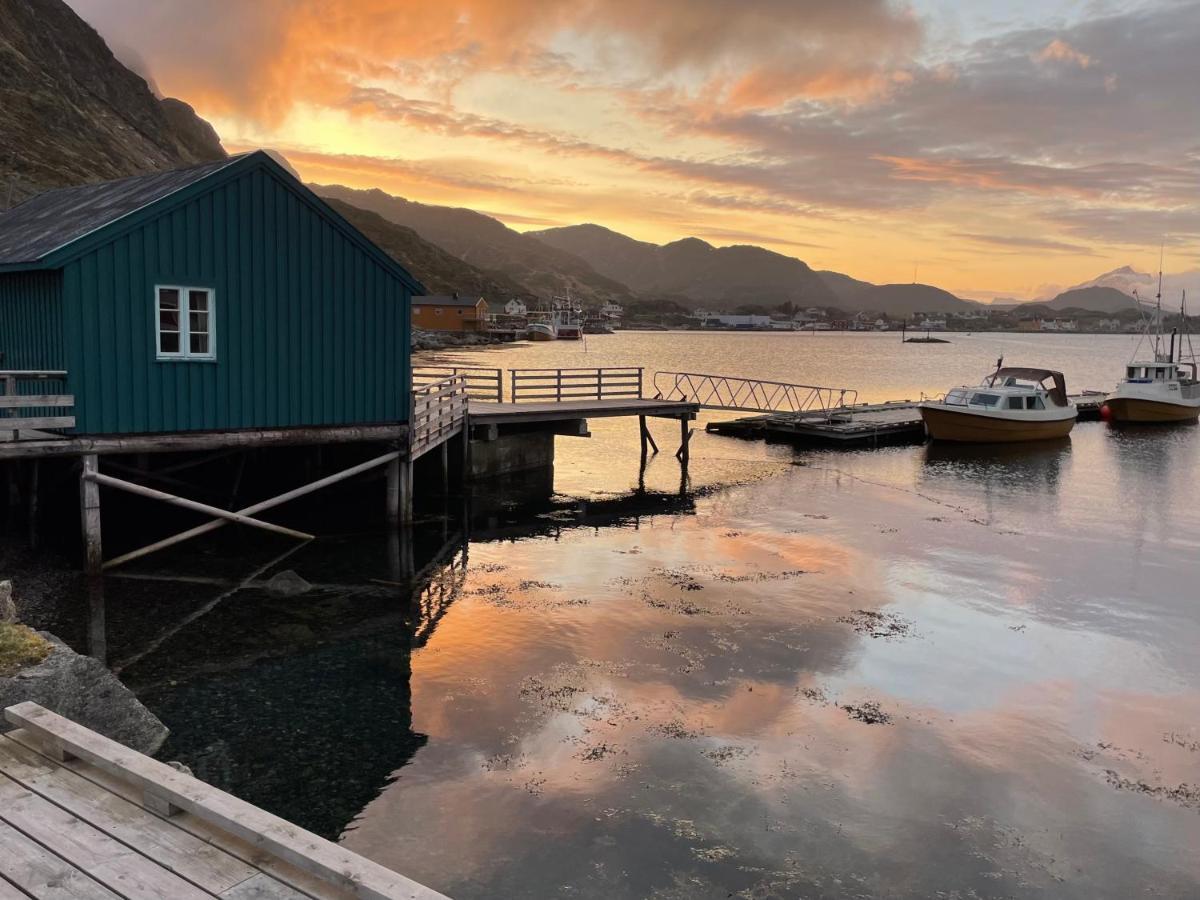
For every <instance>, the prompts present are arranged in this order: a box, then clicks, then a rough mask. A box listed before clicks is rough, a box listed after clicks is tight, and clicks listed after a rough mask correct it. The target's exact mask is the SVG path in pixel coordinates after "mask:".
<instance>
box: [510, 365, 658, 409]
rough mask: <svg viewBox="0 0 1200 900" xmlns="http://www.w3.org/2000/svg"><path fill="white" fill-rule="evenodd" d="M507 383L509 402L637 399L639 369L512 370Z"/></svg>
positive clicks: (640, 385) (639, 378) (639, 393)
mask: <svg viewBox="0 0 1200 900" xmlns="http://www.w3.org/2000/svg"><path fill="white" fill-rule="evenodd" d="M509 385H510V387H509V397H510V398H511V399H512V402H513V403H522V402H537V401H546V400H554V401H560V402H561V401H563V400H617V399H630V398H640V397H641V396H642V369H641V368H633V367H627V368H607V369H600V368H597V369H513V370H512V371H510V372H509Z"/></svg>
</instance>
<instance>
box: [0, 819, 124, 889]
mask: <svg viewBox="0 0 1200 900" xmlns="http://www.w3.org/2000/svg"><path fill="white" fill-rule="evenodd" d="M0 871H3V872H4V877H5V878H6V879H8V880H9V881H11V882H12V883H13V884H14V885H16V886H17V887H19V888H20V889H21V890H22V891H24V892H25V893H27V894H28V895H29V896H31V897H36V898H37V900H121V898H120V896H119V895H118V894H114V893H113V892H112V891H110V890H108V888H106V887H104V885H102V884H100V882H98V881H95V880H93V879H92V878H90V877H89V876H88V875H86V874H85V873H83V872H81V871H79V870H78V869H76V868H75V867H74V866H72V865H71V864H70V863H68V862H66V861H65V860H63V859H60V858H59V857H57V856H55V855H54V854H53V853H51V852H50V851H49V850H47V849H46V848H45V847H43V846H42V845H41V844H38V843H36V842H35V841H32V840H30V839H29V838H27V837H26V836H25V835H23V834H21V832H19V831H17V829H15V828H13V827H12V826H11V825H8V824H6V823H4V822H2V821H0Z"/></svg>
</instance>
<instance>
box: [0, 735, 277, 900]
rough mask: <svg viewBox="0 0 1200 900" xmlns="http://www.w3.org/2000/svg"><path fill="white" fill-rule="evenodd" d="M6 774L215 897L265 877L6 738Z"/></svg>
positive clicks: (0, 757) (2, 743)
mask: <svg viewBox="0 0 1200 900" xmlns="http://www.w3.org/2000/svg"><path fill="white" fill-rule="evenodd" d="M0 771H2V772H3V773H4V774H5V775H7V776H8V777H9V778H11V779H13V780H14V781H16V782H17V783H18V784H20V785H22V786H23V787H25V788H26V789H27V790H30V791H32V792H34V793H36V794H38V795H39V796H41V797H43V798H44V799H46V800H47V801H49V802H50V803H53V804H55V805H56V806H58V807H61V808H62V809H63V810H65V811H67V812H68V813H70V814H71V815H73V816H75V817H77V818H79V819H80V820H82V821H84V822H87V823H88V824H90V825H92V826H93V827H96V828H99V829H101V830H103V831H104V832H105V833H106V834H108V835H109V836H110V837H112V838H114V839H115V840H118V841H121V842H123V843H125V844H129V845H132V846H136V847H139V848H141V849H142V852H144V853H148V854H151V855H153V856H154V858H155V859H156V860H157V861H158V863H159V864H160V865H162V866H164V867H165V868H167V869H169V870H171V871H172V872H175V873H176V874H177V875H180V876H182V877H183V878H186V879H188V880H190V881H192V882H194V883H196V884H199V885H203V886H204V887H205V888H206V889H207V890H209V891H211V892H213V893H214V894H219V893H221V892H223V891H226V890H228V889H229V888H232V887H234V886H236V885H238V884H241V883H243V882H245V881H246V880H247V879H249V878H252V877H253V876H255V875H257V874H260V872H259V870H258V869H257V868H255V867H254V866H251V865H249V864H248V863H245V862H243V861H242V860H240V859H238V858H237V857H236V856H233V855H231V854H229V853H226V852H225V851H223V850H221V849H220V848H219V847H215V846H213V845H212V844H210V843H207V842H205V841H203V840H200V839H199V838H197V837H195V836H194V835H191V834H189V833H188V832H186V831H184V830H183V829H182V828H179V827H177V826H176V825H174V824H173V823H170V822H166V821H164V820H162V819H160V818H158V817H157V816H154V815H152V814H150V813H148V812H147V811H146V810H145V809H143V808H142V807H141V806H139V805H136V804H134V803H132V802H130V801H129V800H127V799H125V798H124V797H121V796H119V795H117V794H114V793H112V792H111V791H108V790H105V789H104V788H102V787H100V786H98V785H96V784H94V783H92V782H90V781H88V780H87V779H85V778H83V777H81V776H80V775H78V774H77V773H75V772H72V771H70V770H69V769H67V768H64V767H63V766H61V765H58V764H56V763H54V762H52V761H50V760H48V759H46V758H45V757H44V756H41V755H40V754H37V753H35V752H34V751H32V750H30V749H29V748H27V747H24V746H22V745H21V744H19V743H17V742H16V741H14V740H10V739H8V738H7V737H3V736H0Z"/></svg>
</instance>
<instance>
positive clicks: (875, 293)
mask: <svg viewBox="0 0 1200 900" xmlns="http://www.w3.org/2000/svg"><path fill="white" fill-rule="evenodd" d="M977 305H978V304H975V303H972V302H971V301H970V300H963V299H961V298H959V297H955V296H954V295H953V294H951V293H950V292H949V291H943V290H942V289H941V288H938V287H934V286H933V285H931V284H874V285H871V286H870V287H868V288H867V289H866V290H864V291H863V292H862V293H860V294H859V295H858V297H857V305H855V306H850V307H848V308H849V309H853V310H869V311H871V312H883V313H887V314H888V315H889V316H910V315H912V314H913V313H915V312H939V313H949V312H964V311H966V310H968V309H974V308H975V307H976V306H977Z"/></svg>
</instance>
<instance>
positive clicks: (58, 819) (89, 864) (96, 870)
mask: <svg viewBox="0 0 1200 900" xmlns="http://www.w3.org/2000/svg"><path fill="white" fill-rule="evenodd" d="M0 820H2V821H3V822H5V823H6V824H7V825H8V826H9V827H11V828H15V829H17V830H18V831H20V832H21V833H22V834H24V835H25V836H26V837H28V838H30V839H31V840H34V841H36V842H37V843H39V844H41V845H42V846H43V847H45V848H47V849H49V850H50V851H52V852H53V853H54V854H55V855H56V856H59V857H61V858H62V859H63V860H65V861H66V862H67V863H69V864H70V865H71V866H73V867H75V868H76V869H79V870H80V871H82V872H86V873H87V874H88V875H90V876H91V877H92V878H94V879H95V880H96V881H98V882H100V883H101V884H103V885H105V886H107V887H108V888H110V889H111V890H112V891H113V892H114V893H116V894H117V895H119V896H121V897H125V898H128V900H161V898H163V897H171V898H173V900H211V898H212V897H213V896H214V894H211V893H209V892H208V891H203V890H201V889H200V888H198V887H196V886H195V885H194V884H192V883H191V882H189V881H185V880H184V879H183V878H180V877H179V876H178V875H176V874H175V873H174V872H171V871H169V870H168V869H164V868H163V867H162V866H160V865H158V863H156V862H154V861H153V860H151V859H150V858H149V857H146V856H143V855H142V854H141V853H139V852H138V851H136V850H134V849H133V848H131V847H129V846H127V845H125V844H122V843H121V842H120V841H117V840H114V839H113V838H111V837H109V836H108V835H106V834H105V833H104V832H102V831H100V830H99V829H97V828H94V827H93V826H92V825H90V824H88V823H87V822H85V821H83V820H82V819H77V818H76V817H75V816H73V815H71V814H70V813H68V812H66V811H65V810H63V809H60V808H59V807H57V806H55V805H54V804H53V803H51V802H50V801H48V800H46V799H45V798H43V797H40V796H38V795H37V794H35V793H33V792H32V791H30V790H28V789H26V788H24V787H22V786H21V785H19V784H17V782H15V781H13V780H12V779H11V778H8V777H7V776H5V777H0Z"/></svg>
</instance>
